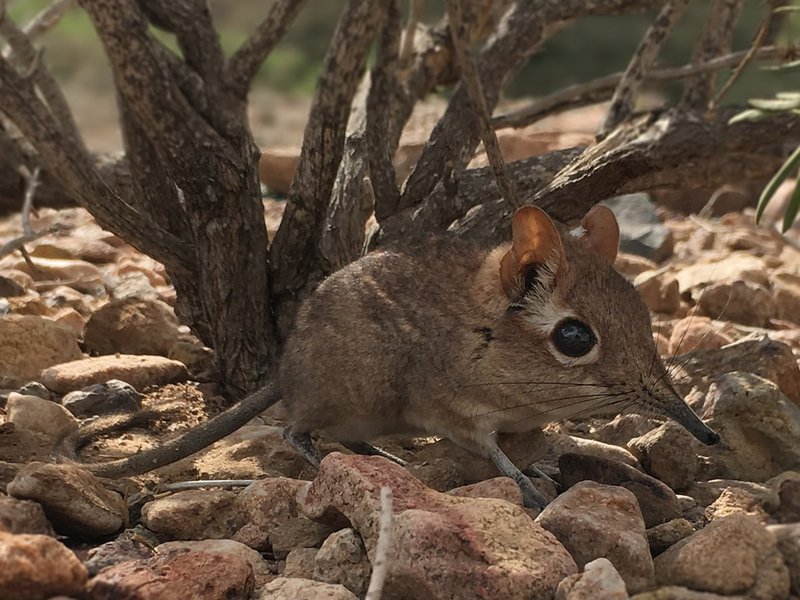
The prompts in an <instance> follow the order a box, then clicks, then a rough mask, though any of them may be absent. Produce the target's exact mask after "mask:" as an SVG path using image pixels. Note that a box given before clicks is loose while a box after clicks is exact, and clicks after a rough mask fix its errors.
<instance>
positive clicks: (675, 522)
mask: <svg viewBox="0 0 800 600" xmlns="http://www.w3.org/2000/svg"><path fill="white" fill-rule="evenodd" d="M693 533H694V527H692V524H691V523H689V521H687V520H686V519H684V518H680V519H672V521H667V522H666V523H661V525H656V526H655V527H651V528H650V529H648V530H647V543H648V544H649V545H650V553H651V554H652V555H653V556H658V555H659V554H661V553H662V552H664V550H666V549H667V548H669V547H670V546H672V545H673V544H676V543H677V542H680V541H681V540H682V539H684V538H687V537H689V536H690V535H692V534H693Z"/></svg>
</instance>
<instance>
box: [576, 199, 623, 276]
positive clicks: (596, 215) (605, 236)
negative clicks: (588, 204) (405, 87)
mask: <svg viewBox="0 0 800 600" xmlns="http://www.w3.org/2000/svg"><path fill="white" fill-rule="evenodd" d="M581 227H582V228H583V229H584V233H583V235H581V239H582V240H584V241H585V242H586V243H588V244H589V245H590V246H591V247H592V248H594V250H595V251H596V252H598V253H600V255H602V256H603V257H605V259H606V260H608V262H610V263H611V264H614V260H616V258H617V251H618V250H619V224H618V223H617V217H615V216H614V213H613V212H611V209H610V208H608V207H607V206H603V205H602V204H596V205H595V206H593V207H592V208H591V210H590V211H589V212H587V213H586V214H585V215H584V217H583V220H582V221H581Z"/></svg>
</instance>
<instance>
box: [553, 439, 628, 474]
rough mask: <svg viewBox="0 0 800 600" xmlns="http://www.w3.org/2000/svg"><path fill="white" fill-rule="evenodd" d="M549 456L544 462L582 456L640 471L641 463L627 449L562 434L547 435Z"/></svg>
mask: <svg viewBox="0 0 800 600" xmlns="http://www.w3.org/2000/svg"><path fill="white" fill-rule="evenodd" d="M547 446H548V447H547V454H546V455H545V458H544V461H547V462H558V460H559V457H561V456H562V455H564V454H581V455H584V456H590V457H597V458H602V459H606V460H615V461H618V462H621V463H624V464H626V465H630V466H631V467H634V468H636V469H638V468H639V467H640V466H641V465H639V461H638V460H636V457H635V456H634V455H633V454H631V453H630V451H629V450H627V449H626V448H620V447H619V446H615V445H612V444H605V443H603V442H599V441H597V440H590V439H584V438H579V437H575V436H572V435H564V434H561V433H548V434H547Z"/></svg>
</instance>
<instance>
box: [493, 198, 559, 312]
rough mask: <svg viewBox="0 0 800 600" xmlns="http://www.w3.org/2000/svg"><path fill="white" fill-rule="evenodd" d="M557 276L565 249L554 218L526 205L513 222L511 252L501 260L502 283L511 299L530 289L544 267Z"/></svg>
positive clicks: (539, 209)
mask: <svg viewBox="0 0 800 600" xmlns="http://www.w3.org/2000/svg"><path fill="white" fill-rule="evenodd" d="M544 266H547V267H548V268H550V269H552V271H553V272H554V274H555V275H556V276H557V275H558V273H559V272H560V271H562V270H563V267H564V246H563V244H562V242H561V236H560V235H559V234H558V230H557V229H556V226H555V225H554V224H553V221H552V220H551V219H550V217H548V216H547V213H545V212H544V211H543V210H542V209H541V208H538V207H536V206H523V207H522V208H520V209H519V210H518V211H517V212H516V214H514V217H513V219H512V221H511V249H510V250H509V251H508V252H506V254H505V256H503V259H502V260H501V261H500V281H501V282H502V284H503V290H504V291H505V293H506V295H507V296H508V297H509V298H512V299H514V300H516V299H518V296H519V292H520V291H523V292H524V290H525V289H526V288H527V287H529V286H530V284H531V283H532V282H533V281H534V280H535V278H536V276H537V274H538V273H539V272H540V271H541V269H540V268H541V267H544Z"/></svg>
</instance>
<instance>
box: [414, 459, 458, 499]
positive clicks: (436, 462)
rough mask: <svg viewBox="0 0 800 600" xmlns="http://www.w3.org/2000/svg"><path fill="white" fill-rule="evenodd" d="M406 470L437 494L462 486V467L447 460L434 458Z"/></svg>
mask: <svg viewBox="0 0 800 600" xmlns="http://www.w3.org/2000/svg"><path fill="white" fill-rule="evenodd" d="M406 469H407V470H408V472H409V473H411V474H412V475H413V476H414V477H416V478H417V479H419V480H420V481H421V482H422V483H424V484H425V485H426V486H427V487H429V488H431V489H434V490H436V491H437V492H446V491H447V490H452V489H455V488H457V487H461V486H463V485H464V480H465V476H464V465H463V464H459V463H457V462H455V461H453V460H450V459H449V458H434V459H432V460H428V461H425V462H422V463H412V464H409V465H408V467H406Z"/></svg>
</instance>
